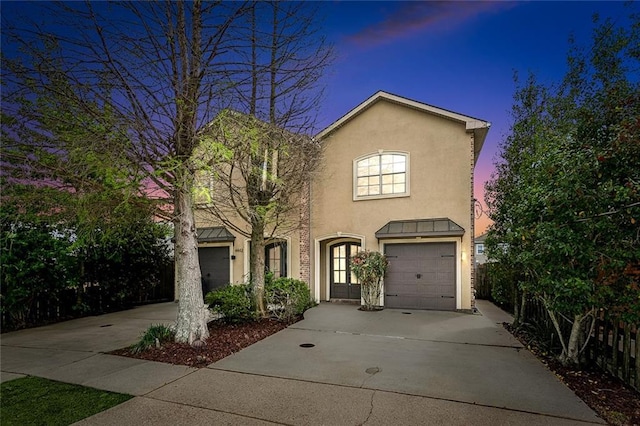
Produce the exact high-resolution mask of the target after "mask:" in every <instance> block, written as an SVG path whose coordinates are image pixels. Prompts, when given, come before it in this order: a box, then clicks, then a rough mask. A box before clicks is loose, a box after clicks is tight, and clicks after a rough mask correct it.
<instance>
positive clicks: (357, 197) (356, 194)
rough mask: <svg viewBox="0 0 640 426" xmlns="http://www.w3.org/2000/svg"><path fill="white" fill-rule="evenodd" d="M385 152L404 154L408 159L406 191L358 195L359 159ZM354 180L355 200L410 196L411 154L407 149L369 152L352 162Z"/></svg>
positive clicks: (352, 184)
mask: <svg viewBox="0 0 640 426" xmlns="http://www.w3.org/2000/svg"><path fill="white" fill-rule="evenodd" d="M383 154H391V155H403V156H404V157H405V159H406V163H405V172H404V173H405V183H406V187H405V192H403V193H401V194H379V195H361V196H358V161H361V160H364V159H365V158H369V157H373V156H376V155H383ZM352 169H353V172H352V182H351V187H352V191H353V201H365V200H379V199H384V198H401V197H409V196H410V195H411V156H410V154H409V152H407V151H385V150H383V149H379V150H378V151H375V152H370V153H368V154H364V155H361V156H359V157H357V158H356V159H354V160H353V163H352Z"/></svg>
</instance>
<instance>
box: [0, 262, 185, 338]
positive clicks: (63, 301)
mask: <svg viewBox="0 0 640 426" xmlns="http://www.w3.org/2000/svg"><path fill="white" fill-rule="evenodd" d="M157 272H158V273H157V279H156V283H155V285H153V286H150V287H145V288H140V289H138V290H137V291H133V292H132V294H131V295H130V296H129V297H127V298H126V300H122V303H120V304H119V305H118V306H107V302H105V300H107V299H108V296H109V295H108V294H105V293H106V292H105V291H103V289H101V288H100V286H99V285H86V286H81V287H79V288H76V287H73V288H65V289H61V290H59V291H57V292H56V293H55V294H51V292H40V293H38V294H35V295H33V297H32V298H31V299H30V300H28V301H26V302H25V303H24V306H23V307H22V309H13V310H12V311H11V312H9V311H8V310H7V309H2V310H1V312H0V327H1V329H2V331H3V332H5V331H11V330H14V329H18V328H23V327H33V326H39V325H44V324H48V323H52V322H58V321H64V320H68V319H72V318H77V317H81V316H85V315H96V314H101V313H104V312H109V311H112V310H117V309H122V308H126V307H131V306H134V305H140V304H146V303H156V302H168V301H173V300H174V288H175V287H174V265H173V262H171V263H166V264H162V265H158V271H157Z"/></svg>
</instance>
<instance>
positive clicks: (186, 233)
mask: <svg viewBox="0 0 640 426" xmlns="http://www.w3.org/2000/svg"><path fill="white" fill-rule="evenodd" d="M175 211H176V220H175V239H176V243H175V257H176V280H177V284H178V289H179V301H178V321H177V326H176V341H177V342H186V343H189V344H191V343H193V342H194V341H195V340H203V339H206V338H207V337H209V329H208V328H207V309H206V306H205V304H204V299H203V297H202V278H201V274H200V261H199V260H198V240H197V235H196V224H195V220H194V216H193V209H192V200H191V192H190V188H189V186H188V185H182V186H181V187H180V188H178V189H177V190H176V194H175Z"/></svg>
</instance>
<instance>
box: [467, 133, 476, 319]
mask: <svg viewBox="0 0 640 426" xmlns="http://www.w3.org/2000/svg"><path fill="white" fill-rule="evenodd" d="M469 145H470V147H469V149H470V150H471V153H470V155H469V158H470V159H471V164H470V165H469V170H470V171H471V175H470V177H469V183H470V188H469V191H470V197H471V198H470V199H471V206H470V210H471V239H470V241H471V243H470V247H468V250H469V265H470V267H471V278H470V282H471V310H472V311H475V310H476V282H475V278H476V259H475V255H476V250H475V234H476V230H475V211H476V202H475V195H474V188H473V183H474V177H473V172H474V170H475V160H476V158H475V138H474V134H473V133H471V137H470V138H469Z"/></svg>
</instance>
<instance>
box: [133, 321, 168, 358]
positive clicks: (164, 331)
mask: <svg viewBox="0 0 640 426" xmlns="http://www.w3.org/2000/svg"><path fill="white" fill-rule="evenodd" d="M174 338H175V333H174V331H173V330H171V329H170V328H169V327H167V326H166V325H162V324H158V325H151V326H149V328H148V329H147V330H146V331H145V332H144V333H143V334H142V337H141V338H140V340H139V341H138V343H136V344H135V345H132V346H131V347H130V350H131V352H132V353H134V354H138V353H140V352H144V351H146V350H148V349H151V348H153V347H156V346H157V345H162V344H163V343H165V342H168V341H171V340H173V339H174Z"/></svg>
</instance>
